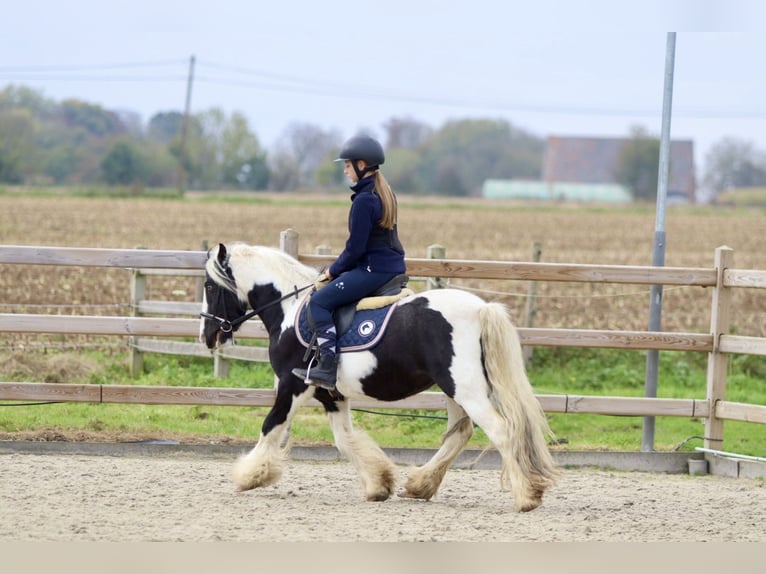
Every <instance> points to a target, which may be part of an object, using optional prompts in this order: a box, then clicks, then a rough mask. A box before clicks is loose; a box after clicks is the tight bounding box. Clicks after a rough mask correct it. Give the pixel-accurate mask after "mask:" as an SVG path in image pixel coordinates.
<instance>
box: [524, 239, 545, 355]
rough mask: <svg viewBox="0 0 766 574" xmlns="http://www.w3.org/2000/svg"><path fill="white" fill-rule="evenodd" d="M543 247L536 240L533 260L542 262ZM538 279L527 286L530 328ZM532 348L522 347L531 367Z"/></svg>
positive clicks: (526, 316) (526, 318)
mask: <svg viewBox="0 0 766 574" xmlns="http://www.w3.org/2000/svg"><path fill="white" fill-rule="evenodd" d="M542 252H543V251H542V247H541V245H540V242H539V241H535V242H534V243H533V244H532V261H533V262H534V263H540V256H541V255H542ZM536 303H537V281H530V282H529V287H528V288H527V304H526V307H525V308H524V327H526V328H530V327H532V326H533V325H534V322H535V316H536V315H537V307H536V306H535V304H536ZM532 349H533V347H532V346H531V345H525V346H524V347H522V353H523V355H524V366H525V367H526V368H529V364H530V362H531V361H532Z"/></svg>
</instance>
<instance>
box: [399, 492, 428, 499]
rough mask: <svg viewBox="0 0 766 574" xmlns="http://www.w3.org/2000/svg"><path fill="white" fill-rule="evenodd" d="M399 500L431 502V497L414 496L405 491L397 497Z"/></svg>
mask: <svg viewBox="0 0 766 574" xmlns="http://www.w3.org/2000/svg"><path fill="white" fill-rule="evenodd" d="M397 496H398V497H399V498H411V499H413V500H426V501H428V500H431V497H430V496H418V495H417V494H413V493H412V492H410V491H408V490H403V491H402V492H400V493H399V494H398V495H397Z"/></svg>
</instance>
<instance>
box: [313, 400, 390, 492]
mask: <svg viewBox="0 0 766 574" xmlns="http://www.w3.org/2000/svg"><path fill="white" fill-rule="evenodd" d="M335 404H336V405H337V407H338V410H337V411H328V412H327V416H328V417H329V419H330V428H331V429H332V432H333V435H334V437H335V446H336V447H338V450H339V451H340V453H341V454H342V455H343V456H345V457H346V458H347V459H348V460H349V461H350V462H351V464H353V465H354V468H355V469H356V471H357V473H359V478H360V479H361V481H362V487H363V488H364V494H365V497H366V498H367V500H370V501H383V500H387V499H388V498H389V497H390V496H391V493H393V491H394V487H395V486H396V474H395V469H394V464H393V463H392V462H391V459H389V458H388V456H387V455H386V453H385V452H383V449H381V448H380V447H379V446H378V445H377V444H376V443H375V442H374V441H373V440H372V438H370V436H369V435H368V434H367V433H366V432H364V431H362V430H357V429H354V428H353V425H352V423H351V413H350V410H349V405H348V402H347V401H338V402H337V403H335Z"/></svg>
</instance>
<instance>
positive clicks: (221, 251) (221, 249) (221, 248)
mask: <svg viewBox="0 0 766 574" xmlns="http://www.w3.org/2000/svg"><path fill="white" fill-rule="evenodd" d="M224 261H226V246H225V245H224V244H223V243H219V244H218V262H219V263H220V264H221V265H223V262H224Z"/></svg>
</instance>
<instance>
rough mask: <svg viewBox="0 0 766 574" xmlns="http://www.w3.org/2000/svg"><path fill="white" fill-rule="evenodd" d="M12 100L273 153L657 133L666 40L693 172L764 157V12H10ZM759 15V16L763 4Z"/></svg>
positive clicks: (529, 7) (418, 3)
mask: <svg viewBox="0 0 766 574" xmlns="http://www.w3.org/2000/svg"><path fill="white" fill-rule="evenodd" d="M4 4H5V5H4V7H3V12H2V19H1V20H0V89H2V88H4V87H6V86H8V85H24V86H28V87H31V88H34V89H36V90H39V91H40V92H41V93H42V94H43V95H44V96H45V97H47V98H51V99H54V100H56V101H60V100H63V99H67V98H76V99H81V100H84V101H87V102H90V103H94V104H98V105H101V106H103V107H105V108H107V109H110V110H115V111H123V110H125V111H132V112H135V113H137V114H139V115H140V117H141V119H142V121H143V122H147V121H148V120H149V119H150V118H151V116H152V115H154V114H156V113H158V112H166V111H183V109H184V107H185V100H186V93H187V83H188V79H189V70H190V60H191V58H192V57H193V58H194V75H193V81H192V83H191V99H190V103H191V112H192V113H199V112H203V111H205V110H208V109H210V108H213V107H218V108H222V109H223V110H224V111H225V112H226V113H228V114H230V113H233V112H241V113H243V114H244V115H245V116H246V117H247V118H248V120H249V122H250V127H251V129H252V130H253V131H254V132H255V134H256V135H257V136H258V139H259V141H260V142H261V144H262V145H263V146H264V147H266V148H268V149H271V148H272V147H273V146H274V145H275V144H276V143H277V142H278V141H279V140H280V138H281V137H283V136H284V134H285V130H286V129H287V128H288V126H290V125H293V124H300V123H310V124H314V125H317V126H320V127H321V128H323V129H325V130H328V131H329V130H335V131H337V132H338V133H339V134H340V135H341V137H343V138H346V137H350V136H352V135H354V134H355V133H357V132H358V131H360V130H365V131H368V132H370V131H371V132H372V133H373V134H375V135H377V136H379V137H380V138H384V136H385V130H384V127H383V126H384V125H385V123H386V122H387V121H388V120H390V119H391V118H394V117H396V118H406V119H412V120H416V121H420V122H423V123H426V124H428V125H430V126H431V127H433V128H436V129H438V128H439V127H440V126H442V125H443V124H444V123H445V122H447V121H453V120H462V119H495V120H506V121H508V122H510V123H511V124H512V125H513V126H514V127H516V128H520V129H523V130H525V131H528V132H530V133H532V134H534V135H537V136H539V137H543V138H545V137H548V136H550V135H559V136H599V137H627V136H628V135H629V133H630V131H631V129H632V128H633V127H635V126H641V127H643V128H645V129H647V130H648V131H649V133H651V134H653V135H656V136H659V135H660V133H661V129H662V110H663V101H666V100H665V93H666V89H665V81H666V71H667V69H668V68H667V62H668V40H669V32H672V33H673V34H672V35H670V36H672V37H674V38H675V50H674V53H673V56H674V57H673V58H672V59H671V61H672V70H673V74H672V102H671V103H672V106H671V110H672V116H671V121H670V135H671V138H672V139H674V140H676V139H691V140H692V141H693V142H694V146H695V162H696V166H697V170H698V172H699V170H700V169H701V168H702V166H703V164H704V160H705V157H706V155H707V153H708V151H709V150H710V148H711V146H713V145H714V144H715V143H717V142H719V141H721V140H722V139H723V138H726V137H731V138H737V139H740V140H744V141H748V142H752V143H753V145H755V146H756V147H757V148H758V149H759V150H762V151H764V152H766V103H765V102H766V98H764V94H765V93H766V66H764V64H763V61H764V56H766V34H764V33H763V32H762V31H759V30H758V29H757V27H758V26H762V24H763V22H766V18H764V17H765V16H766V3H762V2H760V1H759V0H726V1H720V2H719V1H714V0H640V1H639V0H621V1H617V0H570V1H566V0H527V1H525V2H521V1H518V0H471V1H470V2H469V1H465V0H463V1H459V2H458V1H452V0H442V1H440V2H437V1H433V0H377V1H368V0H357V1H355V2H351V1H349V0H322V1H313V0H301V1H295V0H271V1H268V2H266V1H263V0H218V1H217V2H209V1H197V0H186V1H185V2H176V1H172V2H171V1H167V0H130V1H124V0H111V1H110V2H104V1H103V0H69V1H67V2H59V1H58V0H47V1H35V0H25V1H24V2H21V1H18V0H16V1H14V0H9V1H8V2H5V3H4ZM762 5H763V6H762Z"/></svg>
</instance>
